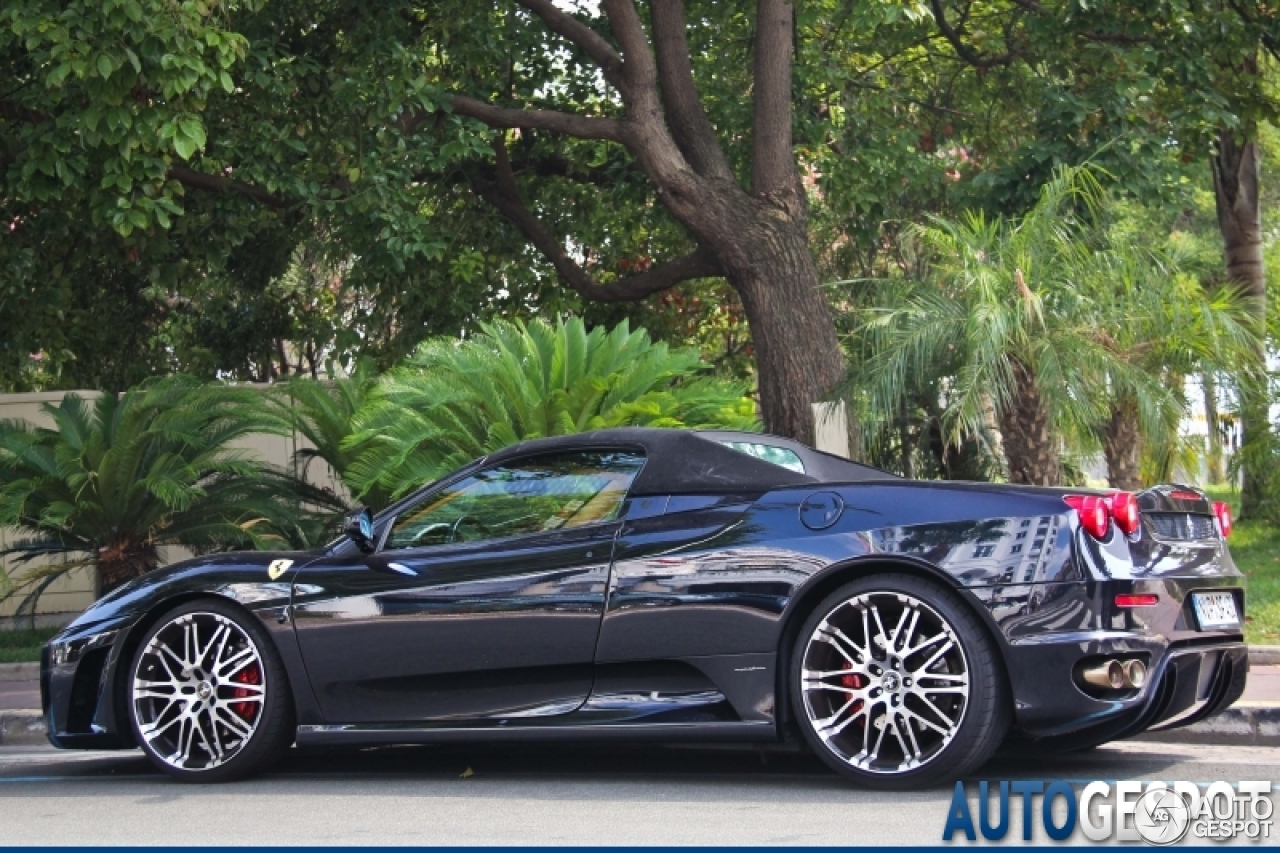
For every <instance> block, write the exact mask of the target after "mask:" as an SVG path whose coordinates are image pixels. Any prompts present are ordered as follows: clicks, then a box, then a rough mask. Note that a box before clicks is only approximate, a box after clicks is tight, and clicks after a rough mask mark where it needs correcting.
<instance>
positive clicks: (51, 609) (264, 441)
mask: <svg viewBox="0 0 1280 853" xmlns="http://www.w3.org/2000/svg"><path fill="white" fill-rule="evenodd" d="M250 387H256V388H259V389H260V390H265V388H266V387H267V386H250ZM64 394H77V395H79V396H80V397H82V398H84V399H85V400H87V401H92V400H94V399H96V398H97V396H98V394H99V392H97V391H66V392H64V391H46V392H39V393H32V394H0V420H21V421H26V422H27V423H29V424H33V425H35V426H41V427H51V426H53V420H52V418H50V417H49V416H48V415H47V414H46V413H45V412H43V411H42V409H41V406H42V405H43V404H45V403H50V404H52V405H55V406H56V405H58V403H60V402H61V401H62V397H63V395H64ZM236 446H237V447H239V448H242V449H244V450H248V451H251V452H252V453H253V454H254V455H256V456H257V458H259V459H261V460H262V461H264V462H266V463H268V464H271V465H275V466H278V467H282V468H284V467H290V466H292V465H293V460H294V453H295V452H296V451H297V450H298V449H300V448H306V447H310V446H311V444H310V443H309V442H308V441H307V440H306V439H305V438H303V437H302V436H300V435H296V434H295V435H291V436H282V435H254V436H250V437H249V438H248V439H246V440H243V441H240V442H237V443H236ZM307 479H308V480H310V481H311V482H312V483H314V484H315V485H317V486H322V487H326V488H331V489H337V490H341V484H340V483H339V482H338V481H337V479H336V478H335V477H334V476H333V472H332V471H331V470H330V469H329V466H327V465H325V464H324V463H322V462H320V461H318V460H317V461H314V462H312V463H311V465H310V466H308V468H307ZM17 538H20V536H19V534H18V531H16V530H13V529H12V528H3V527H0V548H4V547H7V546H8V545H9V544H10V543H12V542H13V541H14V540H15V539H17ZM188 556H190V553H189V552H188V551H187V550H186V549H185V548H165V549H162V552H161V558H162V559H163V560H164V561H165V562H166V563H171V562H177V561H178V560H182V559H186V558H187V557H188ZM30 565H34V564H23V565H15V564H14V561H13V558H12V557H0V568H3V569H4V570H5V571H6V573H7V574H8V575H9V577H11V578H14V577H21V575H22V574H23V572H25V571H26V570H27V568H28V567H29V566H30ZM93 589H94V573H93V570H92V569H91V568H85V569H76V570H73V571H72V572H70V573H68V574H67V575H66V576H64V577H62V578H59V579H58V580H57V581H56V582H54V584H53V585H52V586H50V587H49V589H48V590H47V591H45V593H44V594H43V595H42V596H41V597H40V603H39V607H38V609H37V615H38V616H39V617H40V618H39V619H38V621H39V622H41V623H50V622H53V623H57V622H59V621H65V620H62V619H59V618H58V617H57V615H59V614H75V613H79V612H80V611H82V610H84V609H85V608H86V607H88V606H89V605H90V604H91V603H93ZM20 602H21V598H20V597H16V596H15V597H10V598H9V599H7V600H5V601H0V628H3V627H5V623H6V622H9V621H11V620H10V619H9V617H11V616H12V615H13V613H14V611H15V610H16V609H17V607H18V604H19V603H20ZM23 626H25V622H24V625H20V626H18V627H23Z"/></svg>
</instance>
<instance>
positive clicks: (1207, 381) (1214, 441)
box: [1200, 373, 1226, 486]
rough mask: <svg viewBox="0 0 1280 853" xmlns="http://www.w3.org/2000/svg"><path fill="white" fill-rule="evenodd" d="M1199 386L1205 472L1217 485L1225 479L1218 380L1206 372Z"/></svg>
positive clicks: (1211, 482) (1212, 482)
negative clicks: (1202, 419)
mask: <svg viewBox="0 0 1280 853" xmlns="http://www.w3.org/2000/svg"><path fill="white" fill-rule="evenodd" d="M1200 387H1201V388H1202V389H1203V391H1204V423H1205V439H1206V442H1205V444H1206V447H1205V450H1206V454H1205V455H1206V457H1207V458H1206V460H1205V461H1206V464H1205V469H1206V471H1205V474H1206V479H1208V481H1209V484H1210V485H1213V486H1218V485H1221V484H1222V481H1223V480H1224V479H1226V477H1225V475H1224V473H1223V468H1222V432H1221V429H1222V428H1221V424H1220V423H1219V421H1218V380H1217V379H1216V378H1215V377H1214V375H1213V374H1212V373H1206V374H1204V379H1203V381H1202V383H1201V386H1200Z"/></svg>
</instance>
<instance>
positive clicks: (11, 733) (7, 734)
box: [0, 711, 49, 746]
mask: <svg viewBox="0 0 1280 853" xmlns="http://www.w3.org/2000/svg"><path fill="white" fill-rule="evenodd" d="M48 742H49V740H48V738H46V737H45V736H44V714H42V713H40V712H39V711H0V746H37V745H39V744H46V743H48Z"/></svg>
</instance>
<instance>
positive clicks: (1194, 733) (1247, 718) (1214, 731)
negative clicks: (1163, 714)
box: [1132, 702, 1280, 746]
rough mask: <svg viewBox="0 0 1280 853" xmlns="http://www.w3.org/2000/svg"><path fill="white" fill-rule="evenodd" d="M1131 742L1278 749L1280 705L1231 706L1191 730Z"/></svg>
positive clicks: (1140, 737)
mask: <svg viewBox="0 0 1280 853" xmlns="http://www.w3.org/2000/svg"><path fill="white" fill-rule="evenodd" d="M1132 740H1144V741H1156V742H1159V743H1200V744H1212V745H1221V746H1280V702H1271V703H1267V704H1262V703H1253V704H1249V705H1232V706H1231V707H1230V708H1228V709H1226V710H1225V711H1222V712H1220V713H1218V714H1215V715H1214V716H1212V717H1210V718H1209V719H1207V720H1201V721H1200V722H1198V723H1196V724H1195V725H1192V726H1187V727H1186V728H1181V729H1170V730H1169V731H1163V732H1146V733H1144V734H1140V735H1138V736H1137V737H1134V738H1132Z"/></svg>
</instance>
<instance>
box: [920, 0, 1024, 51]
mask: <svg viewBox="0 0 1280 853" xmlns="http://www.w3.org/2000/svg"><path fill="white" fill-rule="evenodd" d="M929 6H930V7H931V8H932V9H933V19H934V20H935V21H936V22H937V24H938V29H939V30H940V31H941V32H942V35H943V36H944V37H945V38H946V40H947V41H949V42H951V46H952V47H953V48H955V51H956V55H957V56H959V57H960V58H961V59H963V60H964V61H965V62H967V63H969V64H970V65H972V66H973V67H974V68H994V67H996V66H998V65H1008V64H1009V63H1010V62H1013V60H1014V59H1016V58H1017V56H1018V55H1017V53H1016V52H1015V51H1013V50H1009V51H1007V52H1005V53H1003V54H1001V55H1000V56H983V55H982V54H980V53H978V52H977V51H976V50H974V49H973V48H971V47H969V45H967V44H965V43H964V39H963V38H961V37H960V31H959V30H957V29H956V28H955V27H953V26H952V25H951V24H950V23H949V22H948V21H947V13H946V10H945V9H943V7H942V0H929Z"/></svg>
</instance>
